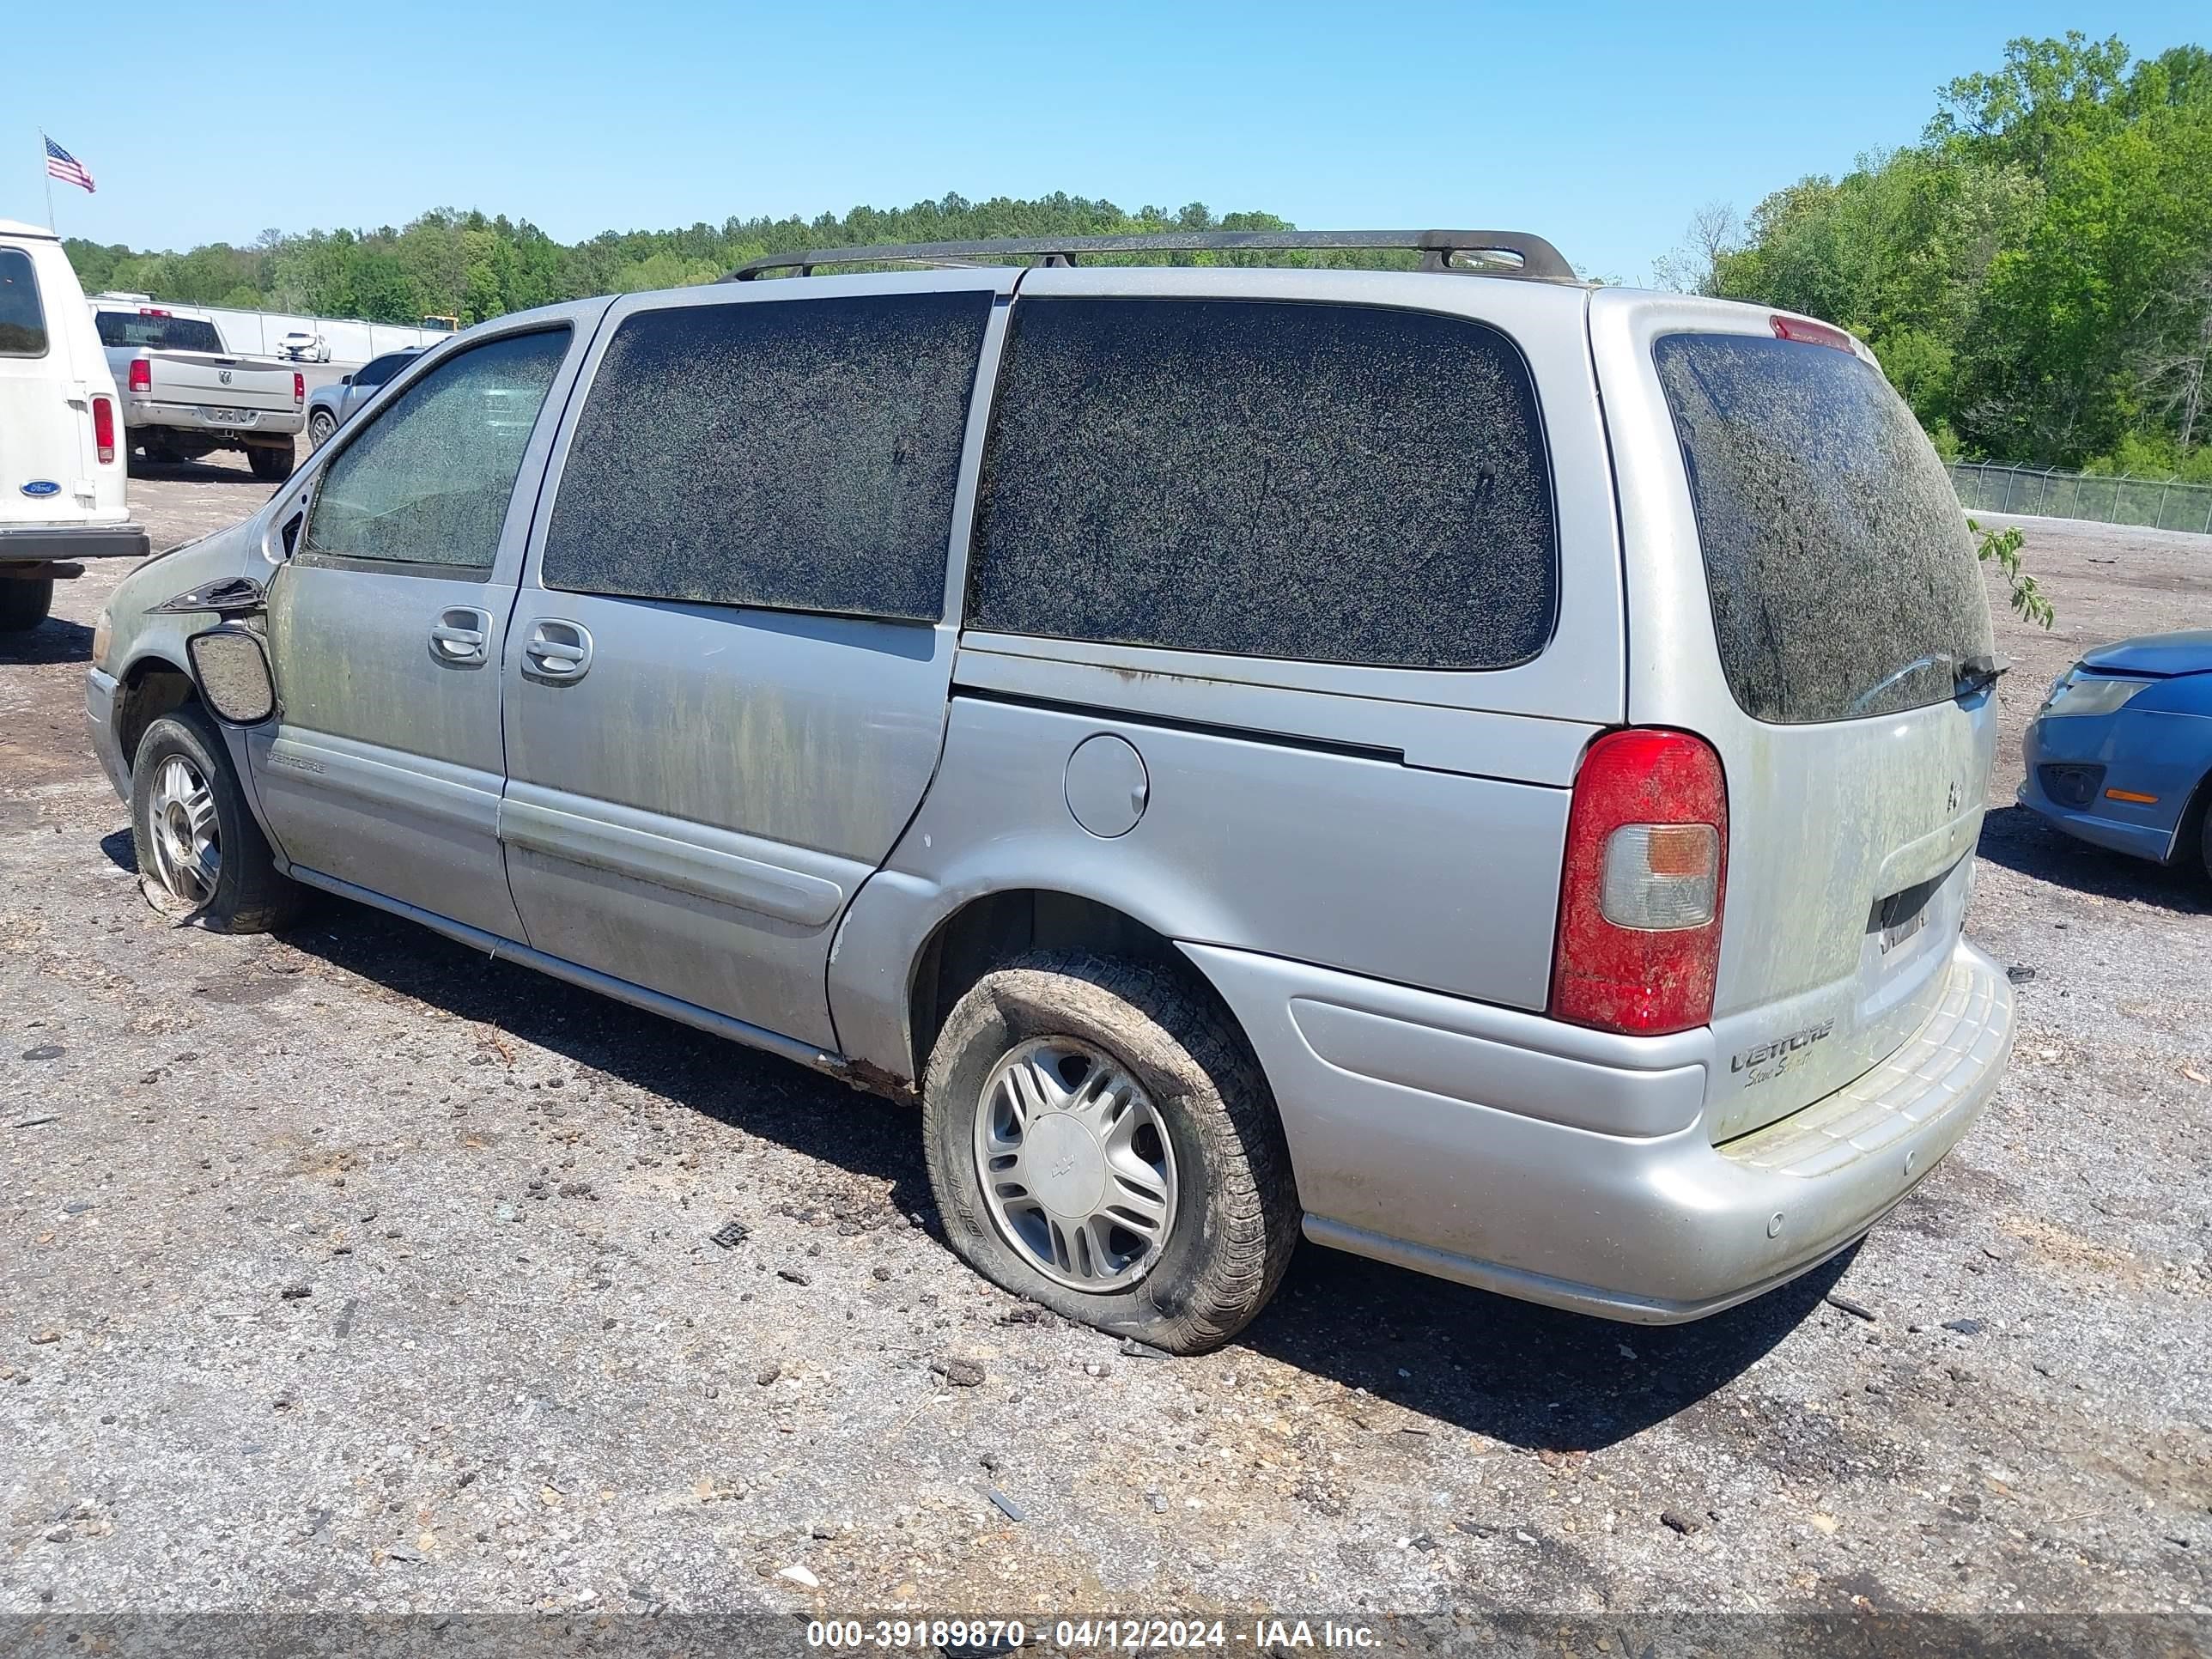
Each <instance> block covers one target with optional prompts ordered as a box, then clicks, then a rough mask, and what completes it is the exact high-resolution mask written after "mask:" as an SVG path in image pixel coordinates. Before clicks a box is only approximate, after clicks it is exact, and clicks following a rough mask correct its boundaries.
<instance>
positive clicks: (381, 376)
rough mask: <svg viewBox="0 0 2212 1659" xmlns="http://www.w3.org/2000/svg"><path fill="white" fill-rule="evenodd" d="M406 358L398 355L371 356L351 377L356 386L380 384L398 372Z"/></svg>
mask: <svg viewBox="0 0 2212 1659" xmlns="http://www.w3.org/2000/svg"><path fill="white" fill-rule="evenodd" d="M407 361H408V360H407V359H406V358H404V357H400V356H386V357H372V358H370V359H369V360H368V362H366V363H363V364H362V368H361V372H360V373H359V374H356V375H355V376H354V377H353V383H354V384H355V385H356V386H382V385H383V384H384V383H385V382H386V380H390V379H391V378H392V376H393V375H395V374H398V372H399V367H400V365H401V364H402V363H404V362H407Z"/></svg>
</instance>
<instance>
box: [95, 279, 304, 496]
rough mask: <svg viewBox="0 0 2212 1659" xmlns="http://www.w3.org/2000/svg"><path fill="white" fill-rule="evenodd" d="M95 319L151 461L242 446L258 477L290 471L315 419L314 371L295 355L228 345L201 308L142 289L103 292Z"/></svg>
mask: <svg viewBox="0 0 2212 1659" xmlns="http://www.w3.org/2000/svg"><path fill="white" fill-rule="evenodd" d="M91 305H92V320H93V324H94V327H96V328H97V329H98V330H99V331H100V344H101V345H103V346H105V347H106V349H107V365H108V367H109V368H111V369H112V370H113V372H114V374H115V384H116V386H117V388H118V390H119V391H121V392H122V393H123V423H124V427H125V431H126V434H127V435H128V439H129V441H130V442H131V444H132V445H133V446H136V447H142V448H143V449H144V450H145V452H146V459H148V460H149V461H194V460H197V459H199V458H200V457H201V456H203V455H206V454H208V453H211V452H213V451H215V450H218V449H242V450H244V451H245V452H246V461H247V464H248V465H251V466H252V469H253V476H254V477H257V478H268V479H270V480H276V479H282V478H285V477H289V476H290V475H291V471H292V460H293V442H292V441H293V437H294V435H295V434H296V433H297V432H298V431H299V430H300V428H301V427H302V426H303V425H305V424H306V423H307V380H306V377H305V376H303V375H302V374H301V373H300V371H299V370H297V369H296V368H291V367H290V366H289V365H288V364H280V363H276V362H270V360H269V359H267V358H265V357H264V358H249V357H242V356H237V355H236V354H234V353H232V352H229V351H227V350H226V349H224V347H223V343H222V335H221V334H219V333H217V332H216V326H215V325H214V324H213V323H212V322H210V321H209V320H208V319H206V318H204V317H194V316H191V315H190V314H188V313H180V312H179V311H176V310H174V309H172V308H171V307H166V306H157V305H155V304H153V303H151V302H150V301H146V300H143V299H142V298H140V297H139V296H137V295H110V294H102V295H95V296H94V299H93V300H92V301H91Z"/></svg>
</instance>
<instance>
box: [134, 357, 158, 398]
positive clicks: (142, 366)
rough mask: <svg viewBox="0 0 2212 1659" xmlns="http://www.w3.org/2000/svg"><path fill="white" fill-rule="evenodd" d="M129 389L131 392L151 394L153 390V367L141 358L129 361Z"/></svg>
mask: <svg viewBox="0 0 2212 1659" xmlns="http://www.w3.org/2000/svg"><path fill="white" fill-rule="evenodd" d="M153 389H154V365H153V364H151V363H149V362H147V361H146V360H145V359H144V358H143V357H137V358H134V359H132V361H131V390H132V391H133V392H151V391H152V390H153Z"/></svg>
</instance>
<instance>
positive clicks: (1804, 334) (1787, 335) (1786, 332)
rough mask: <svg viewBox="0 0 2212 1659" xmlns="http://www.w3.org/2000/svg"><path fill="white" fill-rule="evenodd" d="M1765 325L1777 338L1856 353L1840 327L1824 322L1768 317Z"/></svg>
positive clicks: (1847, 336)
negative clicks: (1830, 325) (1832, 326)
mask: <svg viewBox="0 0 2212 1659" xmlns="http://www.w3.org/2000/svg"><path fill="white" fill-rule="evenodd" d="M1766 321H1767V325H1768V326H1769V327H1771V328H1772V329H1773V331H1774V337H1775V338H1776V339H1778V340H1795V341H1796V342H1797V343H1798V344H1800V345H1824V346H1833V347H1835V349H1837V350H1838V351H1848V352H1850V353H1851V355H1852V356H1857V355H1858V353H1857V349H1856V348H1855V347H1854V346H1853V345H1852V344H1851V337H1850V335H1848V334H1846V333H1844V331H1843V330H1841V329H1840V328H1830V327H1829V326H1828V325H1827V324H1826V323H1814V322H1808V321H1807V320H1806V319H1804V318H1802V317H1782V316H1774V317H1769V318H1768V319H1766Z"/></svg>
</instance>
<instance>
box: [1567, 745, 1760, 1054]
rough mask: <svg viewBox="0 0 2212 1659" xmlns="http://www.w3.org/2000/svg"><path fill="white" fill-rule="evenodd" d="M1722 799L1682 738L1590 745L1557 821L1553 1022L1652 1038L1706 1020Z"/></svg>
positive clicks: (1715, 775)
mask: <svg viewBox="0 0 2212 1659" xmlns="http://www.w3.org/2000/svg"><path fill="white" fill-rule="evenodd" d="M1727 878H1728V787H1727V784H1726V782H1725V781H1724V780H1723V777H1722V775H1721V761H1720V757H1719V756H1718V755H1717V754H1715V753H1714V752H1713V750H1712V747H1711V744H1707V743H1705V742H1704V741H1703V740H1702V739H1700V738H1693V737H1692V736H1690V735H1689V734H1688V733H1687V732H1661V731H1643V730H1633V731H1626V732H1611V733H1609V734H1607V736H1605V737H1602V738H1599V739H1598V740H1597V741H1596V742H1595V743H1594V744H1591V745H1590V747H1589V753H1587V754H1586V755H1584V756H1583V764H1582V769H1581V771H1579V772H1578V773H1577V774H1576V775H1575V795H1574V805H1572V807H1571V809H1570V810H1569V811H1568V814H1567V852H1566V863H1565V870H1564V871H1563V872H1562V873H1561V878H1560V884H1559V936H1558V939H1557V940H1556V941H1555V943H1554V944H1553V951H1552V1008H1551V1012H1552V1017H1553V1018H1554V1019H1564V1020H1568V1021H1571V1022H1572V1023H1573V1024H1577V1025H1589V1026H1595V1028H1596V1029H1598V1030H1604V1031H1627V1032H1630V1033H1632V1034H1634V1035H1636V1036H1658V1035H1660V1034H1661V1033H1662V1032H1667V1031H1683V1030H1689V1029H1690V1028H1691V1027H1692V1026H1697V1025H1703V1024H1705V1023H1706V1022H1707V1021H1709V1020H1710V1019H1711V1018H1712V1017H1713V977H1714V974H1715V972H1716V970H1717V969H1718V967H1719V965H1720V952H1721V900H1722V897H1723V893H1724V891H1725V890H1726V887H1727Z"/></svg>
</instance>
